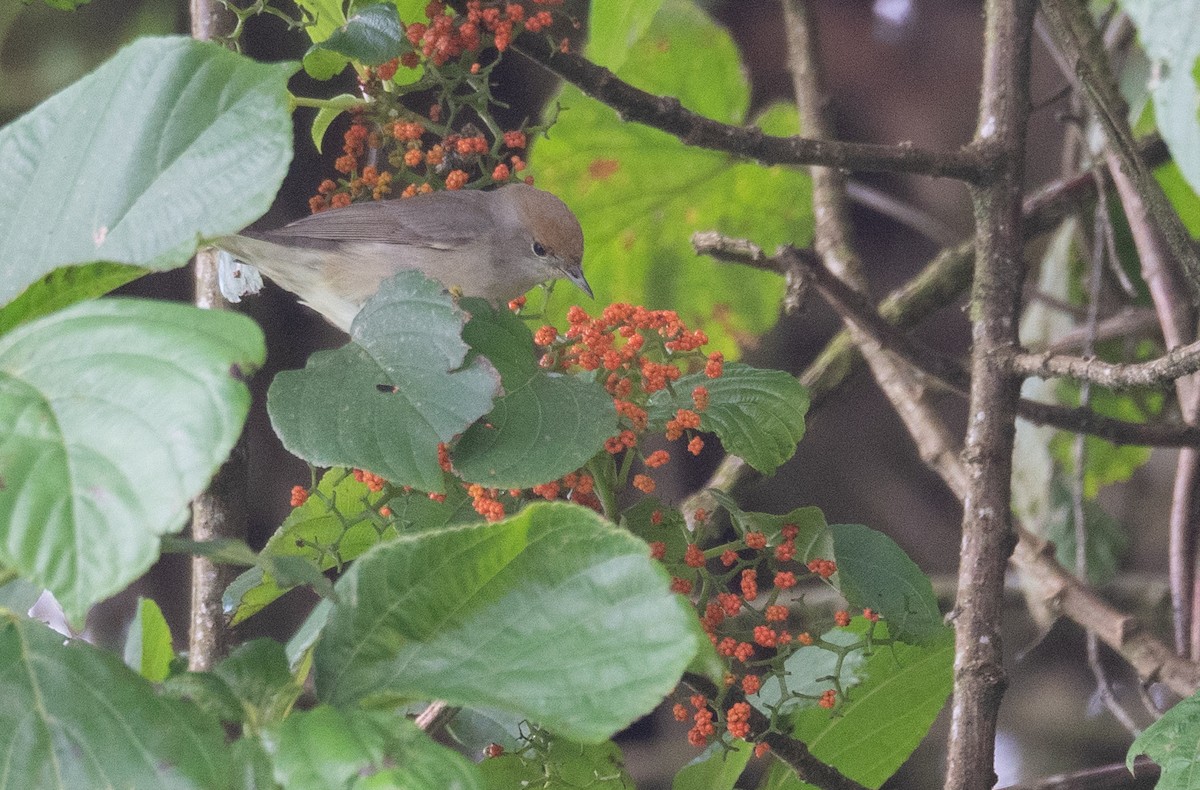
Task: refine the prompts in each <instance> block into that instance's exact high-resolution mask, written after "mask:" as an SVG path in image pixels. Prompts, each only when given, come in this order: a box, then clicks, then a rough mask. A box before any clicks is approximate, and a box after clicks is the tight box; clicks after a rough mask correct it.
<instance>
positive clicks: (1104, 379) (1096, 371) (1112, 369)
mask: <svg viewBox="0 0 1200 790" xmlns="http://www.w3.org/2000/svg"><path fill="white" fill-rule="evenodd" d="M1008 364H1009V369H1010V370H1011V371H1012V372H1013V373H1015V374H1017V375H1019V376H1040V377H1041V378H1069V379H1074V380H1076V381H1088V382H1091V383H1092V384H1098V385H1100V386H1102V387H1108V388H1110V389H1125V388H1127V387H1152V386H1155V385H1157V384H1162V383H1164V382H1167V381H1174V380H1175V379H1178V378H1181V377H1183V376H1187V375H1189V374H1191V373H1195V372H1196V371H1197V370H1200V342H1196V343H1192V344H1190V345H1186V346H1179V347H1178V348H1174V349H1171V350H1170V351H1168V352H1167V353H1166V354H1164V355H1163V356H1161V357H1159V358H1158V359H1153V360H1150V361H1148V362H1136V363H1135V362H1129V363H1124V364H1115V363H1112V362H1104V361H1102V360H1099V359H1094V358H1092V359H1085V358H1083V357H1073V356H1066V355H1061V354H1049V353H1043V354H1031V353H1027V352H1026V353H1017V354H1014V355H1013V356H1012V357H1011V358H1010V359H1009V360H1008Z"/></svg>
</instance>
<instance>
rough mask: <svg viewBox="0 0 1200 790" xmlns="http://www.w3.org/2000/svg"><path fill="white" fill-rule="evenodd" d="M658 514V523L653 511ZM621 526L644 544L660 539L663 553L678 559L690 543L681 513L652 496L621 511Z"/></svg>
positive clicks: (689, 535)
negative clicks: (665, 550) (663, 546)
mask: <svg viewBox="0 0 1200 790" xmlns="http://www.w3.org/2000/svg"><path fill="white" fill-rule="evenodd" d="M655 513H658V514H659V515H660V521H659V523H658V524H655V523H654V520H653V519H654V514H655ZM620 523H621V526H622V527H623V528H624V529H627V530H629V531H630V532H632V533H633V534H634V535H637V536H638V537H639V538H641V539H642V540H644V541H646V542H647V543H653V542H655V541H659V542H662V543H663V544H664V545H666V547H667V553H666V556H667V557H670V558H672V559H675V560H678V561H680V562H682V560H683V553H684V552H685V551H687V546H688V544H689V543H691V542H692V539H691V533H690V532H689V531H688V528H687V521H686V520H685V519H684V517H683V513H681V512H679V511H678V510H676V509H675V508H673V507H669V506H667V505H664V504H663V503H662V502H661V501H660V500H658V499H657V498H655V497H651V496H648V497H643V498H641V499H639V500H638V503H637V504H636V505H634V506H633V507H631V508H629V509H628V510H626V511H625V512H624V513H622V514H621V521H620Z"/></svg>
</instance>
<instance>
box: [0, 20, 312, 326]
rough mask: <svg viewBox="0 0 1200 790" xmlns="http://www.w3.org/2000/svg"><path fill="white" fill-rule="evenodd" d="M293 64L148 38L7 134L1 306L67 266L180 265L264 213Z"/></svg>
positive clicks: (277, 176)
mask: <svg viewBox="0 0 1200 790" xmlns="http://www.w3.org/2000/svg"><path fill="white" fill-rule="evenodd" d="M294 68H295V67H294V64H290V63H277V64H261V63H255V62H254V61H252V60H250V59H249V58H246V57H242V56H241V55H237V54H235V53H233V52H230V51H228V50H226V49H224V48H223V47H220V46H218V45H216V44H205V43H201V42H197V41H193V40H192V39H189V38H146V39H141V40H139V41H136V42H134V43H133V44H131V45H129V46H128V47H126V48H125V49H123V50H122V51H121V52H119V53H118V54H117V55H116V56H115V57H114V58H113V59H112V60H110V61H108V62H107V63H106V64H104V65H103V66H101V67H100V68H99V69H98V70H97V71H95V72H94V73H92V74H90V75H89V76H87V77H84V78H83V79H82V80H80V81H79V82H77V83H75V84H74V85H72V86H71V87H69V88H67V89H66V90H64V91H62V92H61V93H59V94H57V95H56V96H53V97H52V98H50V99H48V100H46V101H45V102H43V103H42V104H41V105H39V106H38V107H36V108H35V109H34V110H33V111H32V112H30V113H29V114H28V115H25V116H24V117H22V118H19V119H17V120H16V121H14V122H13V123H11V124H9V125H8V126H7V127H5V128H4V129H0V181H3V183H4V184H5V189H4V190H3V192H2V193H0V305H2V304H7V303H8V302H10V301H12V299H13V297H15V296H16V295H17V294H19V293H21V291H23V290H24V289H25V288H26V286H28V285H29V284H30V283H33V282H34V281H36V280H38V279H40V278H41V277H43V276H44V275H46V274H49V273H50V272H52V271H53V270H55V269H57V268H59V267H61V266H78V265H81V264H88V263H93V262H97V261H109V262H113V263H125V264H130V265H134V266H143V267H146V268H149V269H170V268H173V267H176V266H181V265H183V264H184V263H185V262H187V259H188V257H189V256H191V254H192V253H193V252H194V251H195V249H196V243H197V241H198V240H199V239H202V238H212V237H216V236H221V235H224V234H228V233H233V232H236V231H238V230H241V229H242V228H243V227H245V226H246V225H248V224H250V222H252V221H253V220H255V219H257V218H258V217H259V216H261V215H262V214H263V213H264V212H265V211H266V210H267V208H268V207H270V205H271V200H272V199H273V198H274V197H275V192H276V191H277V190H278V188H279V185H280V183H282V181H283V176H284V174H285V173H286V172H287V166H288V162H289V161H290V160H291V156H292V123H291V118H290V117H289V114H288V103H287V101H288V100H287V79H288V76H289V75H290V74H291V73H292V71H294Z"/></svg>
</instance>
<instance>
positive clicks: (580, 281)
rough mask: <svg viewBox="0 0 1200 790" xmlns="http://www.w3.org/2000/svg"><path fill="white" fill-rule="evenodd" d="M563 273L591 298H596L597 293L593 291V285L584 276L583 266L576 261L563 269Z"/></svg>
mask: <svg viewBox="0 0 1200 790" xmlns="http://www.w3.org/2000/svg"><path fill="white" fill-rule="evenodd" d="M562 271H563V275H564V276H566V278H567V279H568V280H570V281H571V282H573V283H575V287H577V288H578V289H579V290H581V291H583V292H584V293H585V294H587V295H588V297H589V298H592V299H595V298H596V295H595V294H593V293H592V286H590V285H588V281H587V279H586V278H585V277H584V276H583V266H582V265H580V264H578V263H576V264H574V265H572V266H568V267H566V268H565V269H563V270H562Z"/></svg>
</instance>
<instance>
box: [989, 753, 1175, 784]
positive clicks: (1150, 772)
mask: <svg viewBox="0 0 1200 790" xmlns="http://www.w3.org/2000/svg"><path fill="white" fill-rule="evenodd" d="M1161 773H1162V769H1161V768H1159V767H1158V765H1157V764H1155V763H1154V761H1152V760H1151V759H1150V758H1149V757H1144V756H1143V757H1139V758H1137V760H1135V761H1134V763H1133V773H1130V771H1129V769H1128V768H1126V767H1125V763H1112V764H1110V765H1102V766H1100V767H1098V768H1085V769H1084V770H1082V771H1073V772H1071V773H1069V774H1055V775H1054V776H1047V777H1045V778H1043V779H1034V780H1033V781H1031V782H1022V783H1021V784H1016V785H1008V786H1006V787H1004V788H1003V789H1002V790H1122V788H1127V789H1128V790H1151V788H1153V787H1154V785H1155V784H1156V783H1157V782H1158V777H1159V774H1161Z"/></svg>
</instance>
